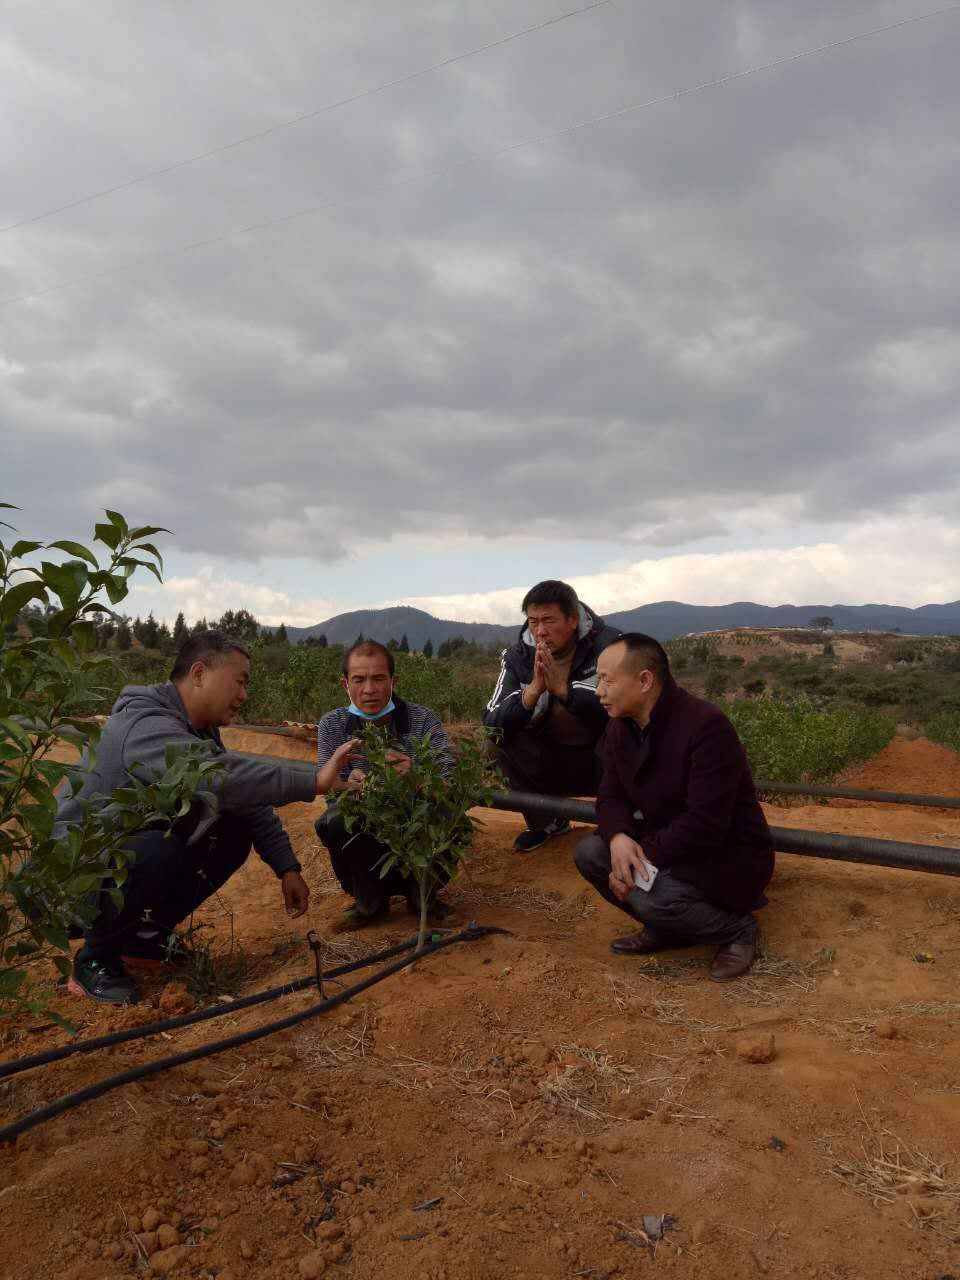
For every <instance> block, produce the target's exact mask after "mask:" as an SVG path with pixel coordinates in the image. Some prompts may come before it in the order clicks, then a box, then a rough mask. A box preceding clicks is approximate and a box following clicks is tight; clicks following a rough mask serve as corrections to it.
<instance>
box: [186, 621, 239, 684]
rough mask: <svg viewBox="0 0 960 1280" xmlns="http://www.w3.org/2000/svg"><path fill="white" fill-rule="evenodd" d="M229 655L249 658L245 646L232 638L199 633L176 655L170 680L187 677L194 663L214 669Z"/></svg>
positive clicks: (219, 632)
mask: <svg viewBox="0 0 960 1280" xmlns="http://www.w3.org/2000/svg"><path fill="white" fill-rule="evenodd" d="M231 653H242V654H243V656H244V657H245V658H249V657H250V650H249V649H248V648H247V647H246V645H244V644H242V643H241V642H240V641H239V640H235V639H234V638H233V636H225V635H224V634H223V632H222V631H201V632H199V633H198V634H197V635H195V636H191V637H190V639H189V640H187V641H186V643H185V644H184V645H183V647H182V648H181V650H180V652H179V653H178V654H177V657H176V661H175V662H174V664H173V670H172V671H171V672H170V679H171V680H182V679H183V678H184V676H186V675H189V673H190V668H191V667H192V666H193V664H194V663H195V662H205V663H206V664H207V666H208V667H215V666H216V665H217V664H218V663H220V662H223V660H224V659H225V658H226V657H227V655H228V654H231Z"/></svg>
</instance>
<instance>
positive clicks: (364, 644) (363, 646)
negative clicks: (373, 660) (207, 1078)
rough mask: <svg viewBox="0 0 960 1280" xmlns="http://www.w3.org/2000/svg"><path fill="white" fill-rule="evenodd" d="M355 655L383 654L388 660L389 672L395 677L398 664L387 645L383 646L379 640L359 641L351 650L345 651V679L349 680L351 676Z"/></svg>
mask: <svg viewBox="0 0 960 1280" xmlns="http://www.w3.org/2000/svg"><path fill="white" fill-rule="evenodd" d="M355 653H360V654H364V653H365V654H373V653H382V654H383V656H384V657H385V658H386V660H387V670H388V671H389V672H390V675H391V676H393V673H394V671H395V670H396V666H397V664H396V662H395V661H394V657H393V654H392V653H391V652H390V650H389V649H388V648H387V646H386V645H385V644H381V643H380V641H379V640H358V641H357V642H356V644H352V645H351V646H350V648H349V649H345V650H344V653H343V674H344V678H347V677H348V676H349V675H350V659H351V658H352V657H353V655H354V654H355Z"/></svg>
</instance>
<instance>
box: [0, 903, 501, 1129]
mask: <svg viewBox="0 0 960 1280" xmlns="http://www.w3.org/2000/svg"><path fill="white" fill-rule="evenodd" d="M507 932H508V930H506V929H497V928H495V927H493V926H491V925H479V924H474V923H470V924H468V925H467V926H466V928H464V929H461V930H460V931H459V933H454V934H450V935H448V936H447V937H445V938H439V939H435V940H431V941H430V942H427V943H426V944H425V945H424V946H423V948H422V949H421V950H420V951H411V952H410V953H409V954H408V955H405V956H403V957H402V958H401V959H399V960H396V961H394V963H393V964H389V965H387V967H386V968H385V969H381V970H379V971H378V972H377V973H374V974H372V975H371V976H370V977H369V978H364V980H363V981H362V982H358V983H357V984H356V985H355V986H353V987H347V988H346V989H345V990H344V991H339V992H338V993H337V994H336V995H335V996H329V997H328V998H327V999H325V1000H321V1001H319V1002H318V1003H317V1004H312V1005H310V1007H309V1008H307V1009H301V1010H300V1012H299V1013H291V1014H289V1015H288V1016H287V1017H286V1018H279V1019H278V1020H277V1021H276V1022H269V1023H267V1024H266V1025H265V1026H262V1027H255V1028H254V1029H253V1030H252V1031H243V1032H240V1033H239V1034H238V1035H235V1036H229V1037H227V1038H226V1039H225V1040H215V1041H213V1042H212V1043H210V1044H205V1045H200V1046H199V1047H198V1048H196V1049H188V1050H186V1051H185V1052H184V1053H176V1054H173V1055H172V1056H171V1057H169V1058H158V1059H157V1060H156V1061H154V1062H146V1063H143V1064H142V1065H141V1066H139V1067H131V1068H130V1070H129V1071H123V1072H120V1073H119V1074H118V1075H114V1076H108V1077H107V1079H105V1080H100V1081H98V1082H97V1084H92V1085H89V1086H88V1087H87V1088H86V1089H79V1090H77V1092H76V1093H68V1094H67V1095H66V1096H65V1097H63V1098H58V1099H57V1101H56V1102H51V1103H50V1104H49V1105H48V1106H46V1107H39V1108H38V1109H37V1110H36V1111H31V1112H29V1113H28V1114H27V1115H25V1116H21V1118H20V1119H19V1120H15V1121H14V1122H13V1123H12V1124H8V1125H5V1126H4V1127H3V1128H2V1129H0V1143H5V1142H13V1141H15V1140H16V1139H17V1138H19V1136H20V1135H21V1134H22V1133H28V1132H29V1131H30V1130H31V1129H35V1128H36V1127H37V1125H40V1124H44V1123H45V1122H46V1121H47V1120H52V1119H53V1118H54V1117H55V1116H59V1115H63V1113H64V1112H65V1111H71V1110H73V1108H74V1107H79V1106H82V1105H83V1103H85V1102H92V1101H93V1099H94V1098H102V1097H103V1095H104V1094H105V1093H110V1092H111V1091H112V1090H113V1089H119V1088H120V1087H121V1086H122V1085H125V1084H132V1083H133V1082H134V1081H135V1080H143V1079H144V1078H145V1077H147V1076H153V1075H157V1074H158V1073H159V1072H161V1071H169V1070H171V1069H172V1068H173V1067H182V1066H185V1065H186V1064H187V1063H188V1062H197V1061H198V1060H199V1059H201V1058H210V1057H212V1056H213V1055H214V1054H217V1053H224V1052H225V1051H226V1050H228V1049H239V1048H241V1047H242V1046H243V1045H247V1044H252V1043H253V1042H254V1041H256V1040H262V1039H264V1038H265V1037H266V1036H270V1035H273V1034H274V1033H275V1032H277V1031H286V1030H288V1029H289V1028H290V1027H296V1026H299V1024H300V1023H301V1022H307V1021H308V1020H309V1019H310V1018H315V1017H317V1016H318V1015H319V1014H322V1013H326V1012H327V1011H328V1010H329V1009H334V1008H336V1007H337V1005H341V1004H345V1003H346V1002H347V1001H348V1000H352V999H353V997H354V996H357V995H360V994H361V993H362V992H364V991H368V990H369V989H370V987H374V986H376V984H377V983H378V982H383V980H384V979H385V978H389V977H391V976H392V975H393V974H395V973H399V972H400V970H401V969H405V968H407V966H408V965H411V964H413V963H414V962H415V961H417V960H420V959H425V958H426V957H427V956H432V955H435V954H436V953H437V952H438V951H443V950H444V948H446V947H451V946H454V945H455V944H456V943H458V942H475V941H476V940H477V939H478V938H483V937H486V936H487V935H488V934H492V933H503V934H505V933H507ZM404 945H405V946H406V945H407V944H404ZM327 976H328V977H329V976H331V975H330V974H328V975H327ZM314 981H315V979H314V978H312V977H311V978H310V979H309V983H313V982H314ZM305 985H307V984H305ZM283 989H284V990H289V989H290V988H289V987H285V988H283ZM238 1003H239V1001H238V1002H236V1003H235V1004H233V1005H231V1006H230V1008H231V1009H234V1008H236V1007H237V1004H238ZM217 1012H218V1013H219V1012H221V1011H220V1010H217ZM224 1012H226V1011H224ZM171 1021H172V1020H171ZM91 1043H92V1042H91Z"/></svg>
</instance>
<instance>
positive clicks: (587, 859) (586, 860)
mask: <svg viewBox="0 0 960 1280" xmlns="http://www.w3.org/2000/svg"><path fill="white" fill-rule="evenodd" d="M573 857H574V861H575V862H576V864H577V870H578V871H579V872H580V874H581V875H582V876H583V878H584V879H585V880H587V881H589V883H590V884H592V885H593V887H594V888H595V889H596V891H597V893H599V894H600V895H601V896H602V897H604V898H606V900H607V902H609V903H610V905H611V906H613V907H619V909H620V910H621V911H624V912H626V914H627V915H628V916H631V917H632V918H633V919H634V920H639V921H640V923H641V924H642V925H643V926H644V928H645V929H646V931H647V933H649V934H650V935H652V936H653V937H654V938H662V939H663V940H664V941H665V942H669V943H671V944H673V945H677V944H680V945H689V946H695V945H696V944H697V943H700V942H709V943H712V944H714V945H716V946H728V945H729V944H730V943H732V942H748V943H749V942H755V941H756V940H757V935H758V934H759V932H760V926H759V924H758V923H757V919H756V916H753V915H751V914H750V912H747V913H746V914H745V915H740V914H738V913H737V912H735V911H727V910H726V909H725V908H724V907H718V906H717V905H716V904H715V903H713V902H708V901H707V899H706V898H704V897H703V895H702V894H701V892H700V890H699V889H697V888H696V886H695V885H692V884H687V882H686V881H685V880H678V879H677V877H676V876H675V875H672V874H671V873H670V872H669V871H660V872H658V874H657V878H656V879H655V880H654V882H653V887H652V888H651V889H650V890H649V891H648V892H645V891H644V890H643V889H634V890H633V892H632V893H630V894H629V895H628V896H627V899H626V901H625V902H621V901H620V899H619V898H618V897H617V896H616V894H614V892H613V890H612V889H611V888H610V882H609V877H610V850H609V848H608V847H607V842H606V840H604V839H603V837H602V836H599V835H590V836H587V837H586V839H584V840H581V841H580V843H579V844H578V845H577V848H576V852H575V853H574V855H573Z"/></svg>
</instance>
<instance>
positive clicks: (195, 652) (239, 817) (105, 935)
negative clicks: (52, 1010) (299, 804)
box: [55, 631, 348, 1004]
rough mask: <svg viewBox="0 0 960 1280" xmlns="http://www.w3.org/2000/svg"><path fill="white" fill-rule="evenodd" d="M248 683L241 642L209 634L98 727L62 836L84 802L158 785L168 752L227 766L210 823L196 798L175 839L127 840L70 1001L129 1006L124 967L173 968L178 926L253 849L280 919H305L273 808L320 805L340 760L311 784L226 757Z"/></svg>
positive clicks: (299, 886)
mask: <svg viewBox="0 0 960 1280" xmlns="http://www.w3.org/2000/svg"><path fill="white" fill-rule="evenodd" d="M249 680H250V655H249V654H248V653H247V650H246V649H245V648H244V647H243V645H242V644H240V643H239V641H237V640H231V639H228V638H227V637H226V636H223V635H221V634H220V633H219V632H216V631H205V632H202V633H201V634H200V635H197V636H193V637H191V639H189V640H188V641H187V643H186V644H185V645H184V646H183V648H182V649H181V650H180V652H179V654H178V655H177V659H176V661H175V663H174V666H173V670H172V671H171V672H170V680H169V681H168V682H166V683H164V684H154V685H128V686H127V687H126V688H125V689H124V690H123V691H122V692H121V694H120V696H119V698H118V699H117V701H116V703H115V704H114V707H113V711H112V713H111V715H110V717H109V719H108V720H107V722H106V724H105V725H104V727H103V733H102V734H101V737H100V742H99V745H98V747H97V752H96V761H95V764H94V765H93V766H92V767H91V768H89V769H88V770H87V771H86V773H85V776H84V777H83V780H82V783H81V786H80V789H79V790H78V791H77V792H76V793H75V794H74V793H72V792H71V791H70V790H68V791H67V792H66V793H65V794H64V795H63V797H62V798H61V799H60V801H59V804H58V806H57V824H58V828H59V829H58V828H55V831H56V832H57V834H59V835H63V834H64V833H65V831H66V829H67V828H68V827H69V825H70V824H71V823H72V822H75V821H77V820H78V819H79V818H80V816H81V807H80V803H79V801H80V800H95V799H96V797H98V796H100V797H106V796H109V795H110V794H111V793H112V792H113V791H114V790H115V789H116V788H117V787H121V786H124V785H126V784H127V783H128V782H129V780H130V778H131V776H133V775H135V776H136V777H137V778H139V779H140V780H142V781H145V782H149V781H151V780H152V779H153V778H155V777H157V776H159V775H160V774H162V773H163V772H164V769H165V768H166V763H165V753H166V749H167V747H168V746H169V745H171V744H177V743H184V744H188V743H190V742H203V743H206V744H208V745H209V748H210V751H211V754H212V755H214V756H215V757H216V758H218V759H220V760H222V762H223V764H224V765H225V766H226V769H225V773H223V774H221V775H220V776H215V777H214V778H213V779H212V780H211V781H210V783H209V786H210V789H211V791H212V792H213V793H214V794H215V796H216V801H217V806H216V812H212V811H211V806H210V804H209V802H208V801H206V802H205V801H204V799H203V797H201V798H200V799H199V800H197V801H195V802H194V804H193V806H192V808H191V810H190V812H189V814H187V815H186V817H184V818H182V819H180V820H179V821H178V822H176V823H175V824H174V826H173V829H172V831H169V830H168V828H167V827H166V826H164V827H163V828H160V829H155V830H147V831H143V832H140V833H138V834H136V835H134V836H131V837H128V838H127V840H126V843H125V847H126V848H127V849H128V850H130V851H131V852H132V853H133V855H134V857H133V860H132V861H131V863H130V865H129V869H128V873H127V878H126V880H125V881H124V884H123V905H122V906H121V907H119V908H117V907H116V906H115V905H114V904H113V902H112V901H111V899H110V897H109V896H108V894H106V893H102V894H101V896H100V911H99V914H98V915H97V917H96V919H95V920H94V921H93V923H92V924H91V925H90V927H89V928H88V929H87V930H86V932H85V934H84V943H83V946H82V947H81V948H80V950H79V951H78V952H77V954H76V956H75V958H74V962H73V976H72V978H71V979H70V982H69V987H70V990H71V991H72V992H73V993H74V994H75V995H85V996H90V997H92V998H93V999H94V1000H100V1001H103V1002H105V1003H107V1004H128V1003H131V1002H133V1001H135V1000H136V998H137V990H136V987H135V985H134V983H133V979H132V978H131V977H130V975H129V973H128V972H127V968H126V967H125V966H129V967H134V968H135V967H141V968H153V967H155V966H157V965H159V964H162V963H164V961H165V960H167V959H169V958H170V957H171V949H170V948H171V947H172V946H174V945H175V939H172V938H171V934H172V931H173V929H174V928H175V926H176V925H178V924H179V923H180V922H181V921H182V920H186V919H187V918H188V917H189V916H190V915H191V914H192V912H193V911H194V910H195V909H196V908H197V907H198V906H200V904H201V903H202V902H205V901H206V899H207V898H209V897H210V895H211V894H213V893H216V891H217V890H218V889H219V888H221V886H222V885H224V884H225V883H226V881H227V880H229V879H230V877H231V876H232V875H233V873H234V872H235V871H237V870H238V869H239V868H240V867H241V866H242V865H243V863H244V862H245V861H246V858H247V855H248V854H249V852H250V848H251V845H252V846H253V847H254V848H255V849H256V851H257V853H258V854H259V855H260V857H261V858H262V859H263V861H264V862H265V863H266V864H267V866H268V867H270V869H271V870H272V871H273V872H274V874H275V875H276V876H277V878H278V879H279V881H280V888H281V891H282V894H283V902H284V906H285V907H286V911H287V915H288V916H290V917H297V916H302V915H303V914H304V912H305V911H306V909H307V904H308V901H309V897H310V891H309V889H308V888H307V885H306V883H305V882H304V880H303V877H302V876H301V875H300V864H299V862H297V860H296V858H295V857H294V853H293V849H292V848H291V845H290V840H289V837H288V836H287V833H286V832H285V831H284V829H283V827H282V826H281V825H280V821H279V819H278V818H277V815H276V814H275V813H274V812H273V809H274V806H278V805H283V804H291V803H292V802H294V801H310V800H313V799H315V798H316V797H317V796H318V795H322V794H323V793H324V792H325V791H326V790H327V788H328V787H329V785H330V781H331V778H332V777H333V776H334V775H335V774H337V773H339V771H340V764H341V761H342V759H343V758H344V757H345V756H346V755H347V753H348V752H347V749H342V750H341V751H340V752H339V753H336V754H335V755H334V757H333V758H331V760H330V761H329V764H328V768H327V769H326V770H321V771H320V772H319V773H317V774H316V775H312V774H309V773H304V772H303V770H302V769H301V770H295V769H292V768H289V769H288V768H284V767H282V766H280V765H275V764H267V763H266V762H264V763H260V762H258V761H254V760H247V759H244V758H243V757H242V756H238V755H235V754H234V753H233V752H230V751H227V750H226V748H225V747H224V745H223V742H222V740H221V738H220V733H219V730H220V728H221V727H222V726H224V725H227V724H229V723H230V721H231V720H232V719H233V717H234V715H235V713H236V712H237V710H238V709H239V708H240V707H241V706H242V705H243V703H244V702H245V701H246V698H247V686H248V683H249ZM82 767H83V762H81V768H82ZM172 954H173V955H175V954H176V953H175V952H173V953H172Z"/></svg>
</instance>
